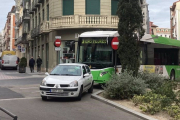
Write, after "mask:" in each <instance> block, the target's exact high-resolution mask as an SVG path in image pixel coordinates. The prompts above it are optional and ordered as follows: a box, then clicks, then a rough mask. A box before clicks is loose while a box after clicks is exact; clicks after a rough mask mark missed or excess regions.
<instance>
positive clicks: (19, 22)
mask: <svg viewBox="0 0 180 120" xmlns="http://www.w3.org/2000/svg"><path fill="white" fill-rule="evenodd" d="M21 24H22V18H21V17H20V18H19V20H18V21H17V22H16V26H17V27H19V26H21Z"/></svg>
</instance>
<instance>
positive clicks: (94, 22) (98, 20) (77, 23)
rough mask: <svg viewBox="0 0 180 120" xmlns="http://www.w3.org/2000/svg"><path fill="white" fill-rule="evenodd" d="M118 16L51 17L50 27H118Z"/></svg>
mask: <svg viewBox="0 0 180 120" xmlns="http://www.w3.org/2000/svg"><path fill="white" fill-rule="evenodd" d="M118 22H119V18H118V16H107V15H73V16H61V17H54V18H50V29H61V28H78V27H85V28H86V27H88V28H99V27H102V28H112V27H113V28H117V27H118Z"/></svg>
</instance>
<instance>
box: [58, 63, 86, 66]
mask: <svg viewBox="0 0 180 120" xmlns="http://www.w3.org/2000/svg"><path fill="white" fill-rule="evenodd" d="M59 65H79V66H83V65H86V64H82V63H61V64H59Z"/></svg>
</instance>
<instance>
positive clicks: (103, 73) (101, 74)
mask: <svg viewBox="0 0 180 120" xmlns="http://www.w3.org/2000/svg"><path fill="white" fill-rule="evenodd" d="M107 73H108V71H105V72H101V73H100V77H102V76H103V75H105V74H107Z"/></svg>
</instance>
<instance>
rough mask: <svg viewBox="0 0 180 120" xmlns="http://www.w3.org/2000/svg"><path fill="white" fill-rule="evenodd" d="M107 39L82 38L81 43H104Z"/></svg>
mask: <svg viewBox="0 0 180 120" xmlns="http://www.w3.org/2000/svg"><path fill="white" fill-rule="evenodd" d="M106 43H107V40H105V39H98V40H96V39H83V40H82V44H106Z"/></svg>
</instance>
